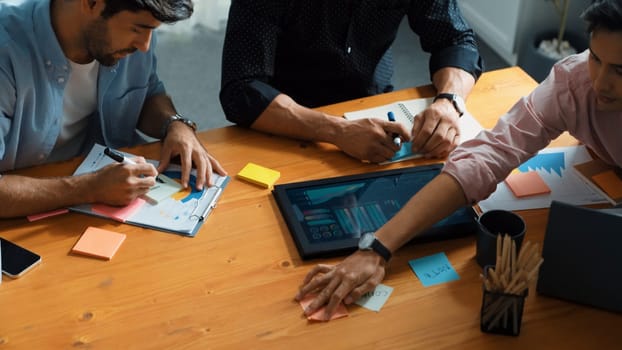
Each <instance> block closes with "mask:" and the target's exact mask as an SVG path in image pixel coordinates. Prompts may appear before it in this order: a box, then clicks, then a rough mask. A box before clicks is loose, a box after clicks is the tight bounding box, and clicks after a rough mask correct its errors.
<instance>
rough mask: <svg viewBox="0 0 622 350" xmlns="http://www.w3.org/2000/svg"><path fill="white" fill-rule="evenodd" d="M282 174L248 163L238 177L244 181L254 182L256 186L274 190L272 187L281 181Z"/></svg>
mask: <svg viewBox="0 0 622 350" xmlns="http://www.w3.org/2000/svg"><path fill="white" fill-rule="evenodd" d="M280 176H281V173H279V172H278V171H276V170H272V169H269V168H266V167H263V166H261V165H257V164H255V163H248V164H246V166H244V168H242V170H240V172H239V173H238V177H239V178H240V179H242V180H246V181H248V182H252V183H254V184H256V185H259V186H262V187H265V188H272V185H274V183H275V182H276V180H278V179H279V177H280Z"/></svg>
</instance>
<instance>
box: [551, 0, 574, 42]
mask: <svg viewBox="0 0 622 350" xmlns="http://www.w3.org/2000/svg"><path fill="white" fill-rule="evenodd" d="M550 1H551V3H552V4H553V6H554V7H555V12H557V14H558V15H559V29H558V31H557V52H560V53H561V46H562V42H563V40H564V32H565V31H566V22H567V21H568V6H569V5H570V0H550Z"/></svg>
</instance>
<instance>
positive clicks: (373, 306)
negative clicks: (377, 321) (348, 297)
mask: <svg viewBox="0 0 622 350" xmlns="http://www.w3.org/2000/svg"><path fill="white" fill-rule="evenodd" d="M391 292H393V288H392V287H389V286H386V285H384V284H379V285H377V286H376V288H375V289H374V290H372V291H371V292H367V293H365V294H363V295H362V296H361V298H360V299H359V300H357V301H355V303H356V304H358V305H360V306H362V307H364V308H366V309H369V310H372V311H376V312H378V311H380V309H381V308H382V306H383V305H384V303H385V302H386V301H387V299H389V296H390V295H391Z"/></svg>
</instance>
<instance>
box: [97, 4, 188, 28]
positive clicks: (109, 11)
mask: <svg viewBox="0 0 622 350" xmlns="http://www.w3.org/2000/svg"><path fill="white" fill-rule="evenodd" d="M104 1H105V2H106V7H104V10H103V11H102V14H101V16H102V17H103V18H104V19H106V18H110V17H112V16H113V15H115V14H117V13H119V12H121V11H131V12H138V11H149V12H151V15H152V16H153V17H154V18H155V19H157V20H158V21H160V22H162V23H169V24H170V23H175V22H177V21H181V20H184V19H186V18H189V17H190V16H191V15H192V12H193V10H194V8H193V4H192V0H104Z"/></svg>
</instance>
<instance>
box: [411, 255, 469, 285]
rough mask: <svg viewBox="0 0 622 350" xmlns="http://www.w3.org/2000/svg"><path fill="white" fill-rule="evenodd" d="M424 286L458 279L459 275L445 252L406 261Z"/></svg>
mask: <svg viewBox="0 0 622 350" xmlns="http://www.w3.org/2000/svg"><path fill="white" fill-rule="evenodd" d="M408 264H409V265H410V268H411V269H412V270H413V271H414V272H415V274H416V275H417V277H419V280H420V281H421V283H422V284H423V286H424V287H430V286H433V285H436V284H441V283H446V282H449V281H455V280H459V279H460V276H458V273H457V272H456V270H454V268H453V266H451V263H450V262H449V260H448V259H447V255H445V253H438V254H434V255H430V256H426V257H423V258H419V259H415V260H411V261H409V262H408Z"/></svg>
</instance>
